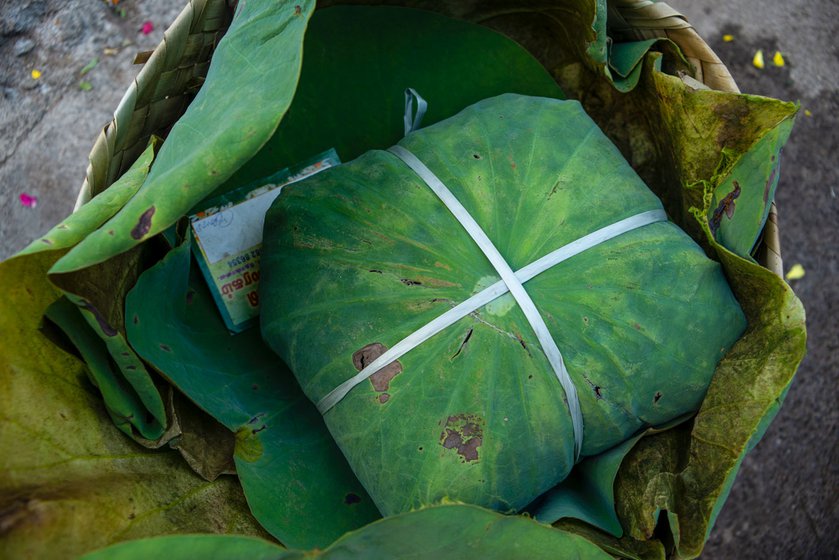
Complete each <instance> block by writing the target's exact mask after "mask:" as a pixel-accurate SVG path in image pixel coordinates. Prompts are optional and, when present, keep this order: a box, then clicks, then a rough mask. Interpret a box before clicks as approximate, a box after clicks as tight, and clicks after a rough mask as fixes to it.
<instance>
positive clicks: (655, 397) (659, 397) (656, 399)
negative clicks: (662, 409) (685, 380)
mask: <svg viewBox="0 0 839 560" xmlns="http://www.w3.org/2000/svg"><path fill="white" fill-rule="evenodd" d="M659 399H661V392H660V391H656V394H655V396H653V402H654V403H658V401H659Z"/></svg>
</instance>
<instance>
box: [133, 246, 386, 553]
mask: <svg viewBox="0 0 839 560" xmlns="http://www.w3.org/2000/svg"><path fill="white" fill-rule="evenodd" d="M190 262H191V259H190V245H189V242H186V243H184V244H182V245H181V246H179V247H177V248H175V249H174V250H172V251H171V252H169V254H168V255H166V257H165V258H164V259H163V260H162V261H161V262H160V263H158V264H157V265H155V266H153V267H152V268H150V269H149V270H148V271H146V272H145V274H143V276H142V277H141V278H140V280H139V282H138V283H137V286H136V287H135V288H134V289H133V290H132V291H131V292H130V293H129V294H128V298H127V302H126V309H127V313H128V315H129V317H130V320H129V322H128V339H129V341H130V342H131V344H132V346H133V347H134V348H136V350H137V352H138V353H139V354H140V355H141V356H142V357H143V358H144V359H145V360H147V361H148V362H149V363H151V364H153V365H154V366H155V368H157V369H158V370H159V371H161V372H162V373H163V374H164V375H165V376H166V377H167V378H168V379H169V380H170V381H171V382H172V383H173V384H174V385H175V386H176V387H178V389H180V390H181V391H183V392H184V393H185V394H187V395H189V397H190V398H191V399H192V400H193V401H194V402H195V403H196V404H197V405H198V406H199V407H201V408H202V409H204V410H205V411H207V412H208V413H209V414H210V415H212V416H213V417H214V418H216V419H218V420H219V421H220V422H221V423H222V424H224V425H225V426H226V427H227V428H228V429H229V430H230V431H231V432H235V434H236V440H237V441H236V452H235V455H234V459H235V462H236V471H237V473H238V475H239V478H240V479H241V482H242V486H243V488H244V491H245V495H246V496H247V498H248V503H249V504H250V507H251V509H252V511H253V513H254V515H255V516H256V517H257V519H259V520H260V522H261V523H262V524H263V526H265V528H266V529H268V530H269V531H270V532H271V533H272V534H273V535H274V536H276V537H277V538H279V539H280V540H281V541H282V542H283V543H285V544H287V545H289V546H295V547H312V546H326V545H327V544H329V543H330V542H332V541H333V540H334V539H336V538H337V537H339V536H340V535H342V534H343V533H344V532H346V531H348V530H351V529H355V528H358V527H361V526H362V525H364V524H365V523H368V522H370V521H372V520H374V519H376V518H377V517H378V514H377V512H376V509H375V507H374V506H373V504H372V501H371V500H370V498H369V497H368V496H367V495H366V493H365V492H364V488H363V487H362V486H361V484H360V483H359V482H358V480H356V478H355V476H353V474H352V472H351V471H350V469H349V466H348V465H347V463H346V460H345V459H344V458H343V457H342V456H341V452H340V451H339V450H338V448H337V447H336V446H335V443H334V442H333V441H332V439H331V438H330V436H329V433H328V432H327V430H326V426H324V424H323V420H322V419H321V418H320V416H319V415H318V413H317V411H316V410H315V408H314V406H312V404H311V403H310V402H309V401H308V399H306V397H305V396H304V395H303V394H302V392H301V391H300V388H299V386H298V385H297V383H296V381H295V380H294V377H293V376H292V375H291V373H290V372H289V371H288V369H287V368H286V366H285V364H283V363H282V361H281V360H280V359H279V358H278V357H277V356H276V355H275V354H274V353H273V352H271V350H270V349H269V348H268V347H267V346H266V345H265V344H264V343H263V342H262V339H261V338H260V336H259V331H258V330H255V329H251V330H249V331H245V332H243V333H240V334H238V335H236V336H233V337H232V336H230V334H229V332H228V331H227V328H226V327H225V325H224V322H223V321H222V319H221V317H220V316H219V314H218V311H217V309H216V307H215V304H214V303H213V299H212V296H211V295H210V292H209V290H208V288H207V285H206V283H205V282H204V278H203V276H202V275H201V273H200V271H199V270H197V269H195V268H191V267H190ZM160 286H169V287H170V288H169V289H167V290H161V289H160ZM326 511H328V512H329V515H328V516H324V515H323V512H326Z"/></svg>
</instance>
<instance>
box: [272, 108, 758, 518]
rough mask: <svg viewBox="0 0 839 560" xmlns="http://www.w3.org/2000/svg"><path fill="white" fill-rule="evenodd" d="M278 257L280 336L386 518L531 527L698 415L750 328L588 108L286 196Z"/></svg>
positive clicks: (453, 135) (480, 132)
mask: <svg viewBox="0 0 839 560" xmlns="http://www.w3.org/2000/svg"><path fill="white" fill-rule="evenodd" d="M263 243H264V245H263V247H264V254H263V264H262V267H263V276H262V282H263V284H262V287H261V298H262V302H263V303H262V304H263V307H262V318H261V322H262V332H263V337H264V338H265V340H266V341H267V342H268V344H269V345H270V346H271V347H272V348H273V349H274V350H275V351H276V352H277V353H278V354H279V355H280V356H281V357H282V358H283V359H284V360H285V361H286V363H287V364H288V365H289V367H290V368H291V370H292V371H293V372H294V374H295V375H296V377H297V379H298V381H299V382H300V385H301V386H302V388H303V390H304V392H305V393H306V395H307V396H308V397H309V398H310V399H311V400H312V401H313V402H314V403H315V404H317V406H318V408H319V410H320V411H321V413H322V414H323V418H324V420H325V421H326V424H327V426H328V427H329V430H330V432H331V433H332V436H333V437H334V438H335V440H336V442H337V443H338V445H339V446H340V448H341V449H342V451H343V453H344V455H345V456H346V458H347V459H348V461H349V463H350V465H351V466H352V468H353V470H354V471H355V473H356V475H357V476H358V478H359V479H360V480H361V482H362V483H363V484H364V486H365V488H366V489H367V490H368V492H369V493H370V495H371V497H372V498H373V500H374V501H375V502H376V505H377V506H378V507H379V509H380V510H381V512H382V513H383V514H385V515H390V514H394V513H397V512H401V511H406V510H410V509H412V508H416V507H419V506H422V505H427V504H431V503H435V502H439V501H441V500H444V499H451V500H457V501H463V502H468V503H474V504H479V505H483V506H487V507H491V508H495V509H498V510H502V511H511V510H517V509H520V508H522V507H524V506H525V505H527V504H528V503H530V502H531V501H532V500H533V499H535V498H536V497H538V496H539V495H540V494H542V493H543V492H545V491H547V490H548V489H550V488H551V487H553V486H555V485H556V484H557V483H558V482H560V481H561V480H562V479H564V478H565V477H566V476H567V475H568V473H569V472H570V470H571V468H572V467H573V465H574V464H575V462H577V461H579V460H580V459H581V458H582V457H585V456H591V455H595V454H598V453H600V452H602V451H604V450H607V449H609V448H610V447H613V446H614V445H616V444H618V443H620V442H622V441H624V440H625V439H627V438H628V437H630V436H632V435H633V434H635V433H637V432H638V431H639V430H641V429H644V428H646V427H649V426H658V425H662V424H665V423H667V422H668V421H670V420H672V419H674V418H677V417H679V416H682V415H684V414H686V413H688V412H691V411H694V410H696V409H697V408H698V407H699V405H700V403H701V401H702V398H703V396H704V394H705V391H706V389H707V387H708V384H709V383H710V380H711V377H712V375H713V373H714V369H715V366H716V364H717V362H718V361H719V360H720V359H721V357H722V356H723V355H724V354H725V353H726V351H727V350H728V349H729V348H730V347H731V345H732V344H733V343H734V342H735V341H736V340H737V338H738V337H739V336H740V335H741V334H742V332H743V331H744V329H745V326H746V321H745V317H744V315H743V313H742V311H741V310H740V307H739V305H738V303H737V301H736V300H735V299H734V296H733V295H732V293H731V290H730V289H729V287H728V284H727V283H726V280H725V277H724V276H723V272H722V269H721V267H720V266H719V265H718V264H717V263H716V262H714V261H712V260H710V259H708V258H707V257H706V256H705V254H704V252H703V251H702V249H701V248H700V247H699V246H698V245H696V243H694V241H693V240H691V239H690V238H689V237H688V236H687V235H686V234H685V233H683V232H682V231H681V230H680V229H679V228H678V227H677V226H676V225H674V224H673V223H670V222H668V221H667V217H666V215H665V214H664V211H663V210H662V206H661V203H660V201H659V200H658V198H657V197H656V196H655V195H654V194H653V193H652V192H651V191H650V190H649V189H648V188H647V187H646V186H645V185H644V183H643V182H642V180H641V179H640V178H639V177H638V176H637V175H636V174H635V172H634V171H633V170H632V168H631V167H630V166H629V164H628V163H627V162H626V161H625V160H624V159H623V157H622V156H621V154H620V153H619V152H618V150H617V149H616V148H615V147H614V145H612V143H611V142H610V141H609V140H608V138H606V136H605V135H604V134H603V133H602V132H601V131H600V130H599V129H598V128H597V126H596V125H595V124H594V122H593V121H592V120H591V119H590V118H589V117H588V116H587V115H586V114H585V112H584V111H583V109H582V107H581V106H580V104H579V103H578V102H576V101H559V100H555V99H547V98H536V97H527V96H520V95H512V94H508V95H502V96H499V97H494V98H491V99H486V100H484V101H481V102H479V103H476V104H474V105H472V106H470V107H468V108H466V109H465V110H463V111H462V112H460V113H459V114H457V115H455V116H454V117H452V118H450V119H448V120H445V121H442V122H439V123H437V124H435V125H433V126H429V127H428V128H425V129H421V130H418V131H415V132H412V133H410V134H408V135H407V136H406V137H405V138H404V139H402V141H400V142H399V144H398V145H397V146H394V147H392V148H390V149H389V150H382V151H380V150H373V151H370V152H367V153H366V154H364V155H363V156H361V157H359V158H358V159H356V160H354V161H352V162H351V163H348V164H345V165H342V166H340V167H336V168H333V169H329V170H326V171H324V172H323V173H320V174H318V175H316V176H314V177H312V178H310V179H307V180H305V181H302V182H300V183H297V184H294V185H291V186H289V187H288V188H287V189H286V190H285V191H284V192H283V194H282V195H281V196H280V197H278V198H277V200H276V201H275V202H274V204H273V206H272V207H271V209H270V210H269V212H268V215H267V217H266V221H265V232H264V242H263Z"/></svg>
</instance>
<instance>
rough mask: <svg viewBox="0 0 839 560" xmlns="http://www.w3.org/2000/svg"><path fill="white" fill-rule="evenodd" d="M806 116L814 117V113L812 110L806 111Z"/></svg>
mask: <svg viewBox="0 0 839 560" xmlns="http://www.w3.org/2000/svg"><path fill="white" fill-rule="evenodd" d="M804 115H805V116H807V117H812V116H813V112H812V111H811V110H810V109H804Z"/></svg>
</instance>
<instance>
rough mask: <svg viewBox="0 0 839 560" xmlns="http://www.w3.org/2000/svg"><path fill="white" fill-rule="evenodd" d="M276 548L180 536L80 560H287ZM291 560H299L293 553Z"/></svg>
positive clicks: (138, 542) (110, 549) (226, 538)
mask: <svg viewBox="0 0 839 560" xmlns="http://www.w3.org/2000/svg"><path fill="white" fill-rule="evenodd" d="M289 556H290V555H289V554H286V553H285V549H284V548H283V547H281V546H277V545H276V544H274V543H272V542H268V541H264V540H260V539H255V538H253V537H243V536H240V535H235V536H233V535H230V536H221V535H177V536H167V537H153V538H148V539H142V540H136V541H129V542H125V543H120V544H116V545H113V546H109V547H108V548H104V549H102V550H97V551H96V552H91V553H90V554H85V555H84V556H83V557H82V558H81V559H80V560H135V559H136V560H148V559H149V558H164V557H165V558H169V559H170V560H179V559H181V558H183V559H184V560H187V559H191V558H201V559H202V560H279V559H281V558H288V557H289ZM291 556H296V554H294V553H292V554H291Z"/></svg>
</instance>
